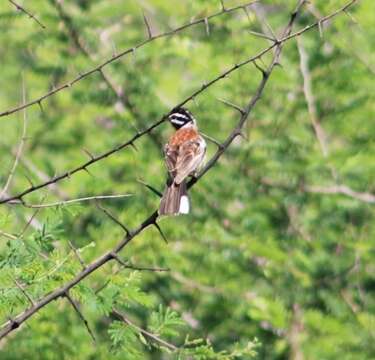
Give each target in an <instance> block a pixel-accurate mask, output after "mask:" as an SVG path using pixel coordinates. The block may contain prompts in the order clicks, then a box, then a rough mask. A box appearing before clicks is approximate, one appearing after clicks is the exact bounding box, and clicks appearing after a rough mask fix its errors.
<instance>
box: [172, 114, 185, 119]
mask: <svg viewBox="0 0 375 360" xmlns="http://www.w3.org/2000/svg"><path fill="white" fill-rule="evenodd" d="M171 117H177V118H182V119H186V120H189V117H188V116H187V115H184V114H180V113H173V114H172V115H171Z"/></svg>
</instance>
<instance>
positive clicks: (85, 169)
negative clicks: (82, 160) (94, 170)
mask: <svg viewBox="0 0 375 360" xmlns="http://www.w3.org/2000/svg"><path fill="white" fill-rule="evenodd" d="M83 170H84V171H86V172H87V173H88V174H89V175H90V176H91V177H92V178H94V179H95V176H94V175H93V174H91V173H90V171H89V170H88V169H87V168H86V167H84V168H83Z"/></svg>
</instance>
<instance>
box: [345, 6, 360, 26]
mask: <svg viewBox="0 0 375 360" xmlns="http://www.w3.org/2000/svg"><path fill="white" fill-rule="evenodd" d="M344 13H345V15H346V16H347V17H348V18H349V19H350V20H351V21H352V22H353V23H354V24H355V25H359V23H358V21H357V20H356V19H355V18H354V16H353V15H352V14H351V13H350V12H349V11H348V10H347V9H345V10H344Z"/></svg>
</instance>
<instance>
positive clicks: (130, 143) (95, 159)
mask: <svg viewBox="0 0 375 360" xmlns="http://www.w3.org/2000/svg"><path fill="white" fill-rule="evenodd" d="M356 1H357V0H351V1H350V2H349V3H347V4H346V5H345V6H343V7H342V8H340V9H338V10H336V11H335V12H333V13H332V14H330V15H328V16H325V17H323V18H321V19H320V20H319V21H316V22H315V23H313V24H311V25H307V26H305V27H304V28H303V29H301V30H299V31H297V32H295V33H292V34H287V35H285V36H283V37H282V38H281V39H280V40H278V41H276V42H274V43H273V44H272V45H270V46H269V47H267V48H265V49H263V50H262V51H260V52H259V53H258V54H256V55H254V56H252V57H250V58H248V59H246V60H244V61H242V62H240V63H237V64H235V65H233V66H232V67H230V68H229V69H227V70H226V71H224V72H222V73H221V74H220V75H218V76H217V77H215V78H213V79H212V80H211V81H209V82H208V83H204V84H203V85H202V86H201V87H200V88H198V89H197V90H196V91H195V92H193V93H192V94H191V95H190V96H188V97H187V98H185V99H184V100H183V101H181V102H180V103H179V104H178V105H176V107H180V106H183V105H185V104H186V103H187V102H189V101H191V100H193V99H194V98H195V97H196V96H198V95H199V94H201V93H202V92H204V91H205V90H207V88H209V87H211V86H212V85H214V84H216V83H217V82H218V81H220V80H222V79H225V78H226V77H227V76H228V75H230V74H231V73H232V72H234V71H236V70H238V69H239V68H241V67H243V66H245V65H247V64H250V63H254V61H256V60H258V59H260V58H262V56H263V55H264V54H266V53H268V52H269V51H271V50H273V49H274V48H275V47H279V46H280V45H281V44H283V43H284V42H286V41H288V40H290V39H292V38H294V37H297V36H300V35H301V34H303V33H304V32H306V31H308V30H310V29H313V28H315V27H317V26H318V24H319V23H324V22H325V21H328V20H329V19H331V18H333V17H334V16H336V15H337V14H339V13H340V12H342V11H344V10H346V9H348V8H349V7H350V6H351V5H353V4H354V3H355V2H356ZM226 12H228V10H226ZM154 38H155V37H154ZM0 116H1V114H0ZM166 118H167V114H164V115H163V116H162V118H161V119H160V120H159V121H157V122H155V123H154V124H152V125H150V126H149V127H148V128H146V129H145V130H143V131H140V132H138V133H137V134H135V135H134V136H133V137H132V138H131V139H130V140H128V141H126V142H125V143H122V144H120V145H117V146H116V147H114V148H113V149H110V150H108V151H106V152H105V153H102V154H101V155H98V156H96V157H93V158H91V159H90V160H88V161H86V162H85V163H83V164H81V165H80V166H78V167H76V168H74V169H72V170H70V171H67V172H65V173H63V174H61V175H58V176H55V177H53V178H51V179H50V180H48V181H45V182H44V183H41V184H39V185H35V186H30V187H29V188H27V189H26V190H24V191H22V192H21V193H19V194H18V195H14V196H11V197H8V198H5V199H1V200H0V204H4V203H8V202H10V201H12V200H22V198H23V197H24V196H25V195H27V194H30V193H32V192H34V191H37V190H39V189H41V188H44V187H46V186H49V185H52V184H55V183H57V182H59V181H61V180H63V179H66V178H69V177H70V176H72V175H74V174H75V173H77V172H80V171H85V170H86V169H87V168H88V167H89V166H91V165H92V164H94V163H96V162H98V161H101V160H103V159H105V158H107V157H109V156H111V155H113V154H114V153H116V152H118V151H120V150H122V149H124V148H126V147H128V146H133V145H134V142H135V141H136V140H138V139H139V138H141V137H142V136H144V135H146V134H148V133H150V132H151V131H152V130H154V129H155V128H156V127H158V126H160V125H161V124H162V123H163V122H164V121H165V120H166Z"/></svg>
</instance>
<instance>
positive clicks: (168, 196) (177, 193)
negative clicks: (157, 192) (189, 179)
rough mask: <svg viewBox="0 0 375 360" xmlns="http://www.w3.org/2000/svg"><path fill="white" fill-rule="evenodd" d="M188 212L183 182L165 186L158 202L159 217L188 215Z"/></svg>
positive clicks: (187, 198) (188, 205) (187, 200)
mask: <svg viewBox="0 0 375 360" xmlns="http://www.w3.org/2000/svg"><path fill="white" fill-rule="evenodd" d="M189 210H190V202H189V197H188V195H187V189H186V182H185V180H184V181H183V182H182V183H181V184H176V183H174V182H172V183H171V184H167V188H166V189H165V191H164V194H163V197H162V199H161V202H160V208H159V215H179V214H188V213H189Z"/></svg>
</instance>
